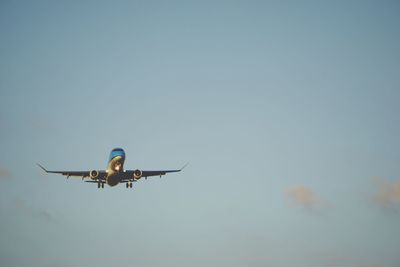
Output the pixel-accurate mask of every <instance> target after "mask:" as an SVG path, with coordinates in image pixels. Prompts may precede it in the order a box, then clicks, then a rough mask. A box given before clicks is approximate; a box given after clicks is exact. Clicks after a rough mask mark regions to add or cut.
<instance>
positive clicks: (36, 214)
mask: <svg viewBox="0 0 400 267" xmlns="http://www.w3.org/2000/svg"><path fill="white" fill-rule="evenodd" d="M14 206H15V208H17V209H18V210H19V211H20V212H22V213H24V214H25V215H28V216H31V217H33V218H37V219H40V220H43V221H46V222H52V221H53V216H51V214H50V213H49V212H47V211H45V210H41V209H36V208H34V207H32V206H29V205H28V204H27V203H26V201H24V200H21V199H17V200H15V201H14Z"/></svg>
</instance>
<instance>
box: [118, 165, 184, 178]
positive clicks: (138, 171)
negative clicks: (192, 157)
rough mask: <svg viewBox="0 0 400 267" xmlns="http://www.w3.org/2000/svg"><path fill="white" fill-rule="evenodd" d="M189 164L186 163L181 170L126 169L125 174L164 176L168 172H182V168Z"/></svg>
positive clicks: (130, 175) (129, 175)
mask: <svg viewBox="0 0 400 267" xmlns="http://www.w3.org/2000/svg"><path fill="white" fill-rule="evenodd" d="M187 165H188V164H185V166H183V167H182V168H180V169H179V170H159V171H142V170H126V171H125V175H126V176H127V177H133V176H137V177H138V178H140V177H144V178H147V177H150V176H160V177H161V176H163V175H166V174H167V173H171V172H180V171H181V170H183V169H184V168H185V167H186V166H187Z"/></svg>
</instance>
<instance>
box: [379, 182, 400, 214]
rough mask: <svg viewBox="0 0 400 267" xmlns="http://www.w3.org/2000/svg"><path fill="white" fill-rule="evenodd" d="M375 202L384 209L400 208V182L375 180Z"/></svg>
mask: <svg viewBox="0 0 400 267" xmlns="http://www.w3.org/2000/svg"><path fill="white" fill-rule="evenodd" d="M373 183H374V190H375V192H374V193H373V200H374V201H375V202H376V203H378V204H379V205H381V206H382V207H384V208H400V180H395V181H390V180H388V179H385V178H380V177H375V178H373Z"/></svg>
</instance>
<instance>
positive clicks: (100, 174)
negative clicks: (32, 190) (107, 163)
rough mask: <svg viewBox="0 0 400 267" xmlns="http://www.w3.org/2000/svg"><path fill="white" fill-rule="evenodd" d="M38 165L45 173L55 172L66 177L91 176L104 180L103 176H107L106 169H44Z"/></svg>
mask: <svg viewBox="0 0 400 267" xmlns="http://www.w3.org/2000/svg"><path fill="white" fill-rule="evenodd" d="M38 166H39V167H40V168H41V169H42V170H44V171H45V172H46V173H57V174H61V175H65V176H67V178H68V177H70V176H75V177H81V178H82V179H84V178H91V179H95V180H105V177H106V176H107V173H106V171H97V170H93V171H48V170H46V169H45V168H44V167H43V166H42V165H40V164H38Z"/></svg>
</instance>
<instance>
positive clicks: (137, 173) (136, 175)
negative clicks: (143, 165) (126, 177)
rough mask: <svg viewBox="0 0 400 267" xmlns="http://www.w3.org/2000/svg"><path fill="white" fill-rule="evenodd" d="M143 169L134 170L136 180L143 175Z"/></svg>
mask: <svg viewBox="0 0 400 267" xmlns="http://www.w3.org/2000/svg"><path fill="white" fill-rule="evenodd" d="M142 174H143V173H142V171H141V170H135V171H134V172H133V179H134V180H138V179H140V177H142Z"/></svg>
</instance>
